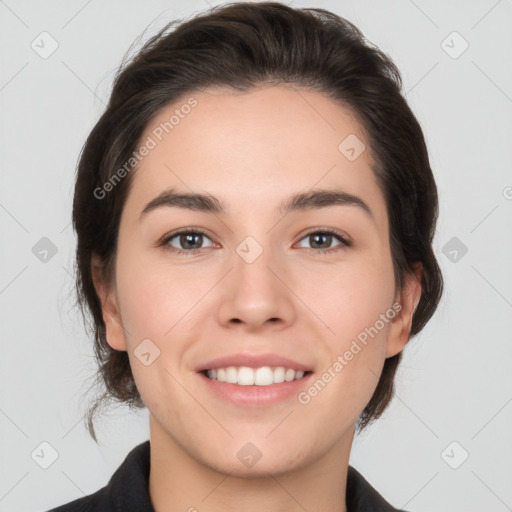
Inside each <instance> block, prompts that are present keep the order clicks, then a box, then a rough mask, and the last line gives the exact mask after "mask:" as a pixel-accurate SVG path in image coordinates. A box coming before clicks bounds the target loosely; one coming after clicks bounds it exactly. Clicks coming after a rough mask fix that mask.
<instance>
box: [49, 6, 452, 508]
mask: <svg viewBox="0 0 512 512" xmlns="http://www.w3.org/2000/svg"><path fill="white" fill-rule="evenodd" d="M400 91H401V78H400V73H399V71H398V70H397V68H396V67H395V65H394V64H393V63H392V61H391V60H390V59H389V58H388V57H387V56H386V55H385V54H383V53H382V52H381V51H379V50H378V49H377V48H376V47H374V46H373V45H371V43H368V42H366V41H365V40H364V38H363V36H362V34H361V33H360V31H359V30H358V29H357V28H356V27H355V26H354V25H352V24H351V23H350V22H348V21H346V20H344V19H342V18H340V17H339V16H336V15H334V14H332V13H330V12H328V11H325V10H322V9H294V8H291V7H288V6H286V5H284V4H281V3H270V2H262V3H234V4H229V5H224V6H219V7H216V8H213V9H211V10H210V11H209V12H207V13H204V14H201V15H199V16H196V17H194V18H192V19H189V20H188V21H184V22H181V23H180V24H177V23H176V22H174V23H172V24H170V25H169V26H167V27H165V28H164V29H163V30H162V31H160V32H159V33H158V34H157V35H155V36H154V37H153V38H152V39H150V40H149V41H148V42H147V43H146V44H145V46H144V47H143V48H142V50H141V51H140V52H139V53H138V54H137V55H136V56H135V58H134V59H133V60H132V61H131V62H130V63H128V64H126V65H124V67H122V68H121V70H120V72H119V73H118V75H117V77H116V79H115V83H114V87H113V91H112V95H111V98H110V102H109V104H108V107H107V109H106V112H105V113H104V114H103V116H102V117H101V119H100V120H99V121H98V123H97V124H96V126H95V127H94V129H93V130H92V132H91V134H90V136H89V138H88V139H87V142H86V144H85V146H84V148H83V151H82V154H81V158H80V162H79V167H78V173H77V178H76V188H75V197H74V205H73V222H74V227H75V230H76V233H77V238H78V243H77V252H76V258H77V289H78V292H79V298H80V300H81V304H82V307H83V310H84V313H85V312H86V311H89V312H90V313H91V315H92V318H93V321H94V327H95V350H96V355H97V358H98V362H99V366H100V370H99V375H100V377H101V379H102V380H103V382H104V384H105V388H106V390H105V393H104V395H103V396H101V397H100V398H99V399H98V401H97V402H96V403H95V404H94V406H93V407H92V409H91V410H90V413H89V428H90V432H91V434H92V436H93V438H95V434H94V427H93V416H94V413H95V411H96V409H97V408H98V407H100V406H102V405H103V404H104V403H105V402H106V401H108V400H109V399H115V400H118V401H121V402H124V403H126V404H128V405H129V406H133V407H144V406H145V407H147V408H148V410H149V417H150V425H149V427H150V439H149V440H148V441H147V442H145V443H143V444H141V445H139V446H137V447H135V448H134V449H133V451H132V452H131V453H130V454H129V455H128V456H127V458H126V460H125V461H124V462H123V464H122V465H121V467H120V468H119V469H118V470H117V471H116V473H115V474H114V475H113V477H112V479H111V480H110V482H109V483H108V485H107V486H105V487H104V488H102V489H100V490H99V491H97V492H96V493H94V494H92V495H90V496H87V497H84V498H81V499H79V500H76V501H73V502H71V503H68V504H67V505H63V506H61V507H59V508H56V509H54V510H56V511H59V512H64V511H67V510H74V511H75V510H76V511H78V510H80V511H86V510H87V511H89V510H90V511H93V510H94V511H114V510H115V511H123V512H127V511H131V510H134V511H135V510H137V511H151V510H153V511H156V512H161V511H167V510H189V511H193V510H200V511H205V510H208V511H217V510H234V509H243V510H246V511H252V510H254V511H256V510H261V509H262V508H263V507H264V508H265V510H267V511H269V512H272V511H277V510H310V511H313V510H322V511H333V512H334V511H336V512H355V511H367V510H379V511H381V510H382V511H387V510H390V511H393V510H397V509H396V508H394V507H393V506H392V505H391V504H390V503H388V502H387V501H386V500H385V499H384V498H383V497H382V496H381V495H380V494H379V493H378V492H377V491H376V490H375V489H373V488H372V486H371V485H370V484H369V483H368V482H367V481H366V480H365V479H364V477H363V476H362V475H361V474H360V473H358V472H357V471H356V470H355V468H353V467H351V466H350V465H349V456H350V450H351V445H352V441H353V437H354V434H355V432H356V431H361V430H362V429H364V428H365V427H367V426H368V425H369V424H370V423H371V422H372V421H374V420H375V419H377V418H378V417H379V416H381V414H382V413H383V411H384V410H385V408H386V407H387V405H388V403H389V401H390V399H391V398H392V395H393V379H394V375H395V372H396V369H397V366H398V364H399V361H400V357H401V352H402V350H403V349H404V347H405V345H406V343H407V342H408V341H409V339H410V338H411V336H413V335H415V334H417V333H418V332H420V331H421V329H422V328H423V327H424V326H425V324H426V322H427V321H428V320H429V319H430V318H431V316H432V315H433V313H434V311H435V309H436V307H437V304H438V302H439V299H440V296H441V291H442V277H441V273H440V270H439V267H438V264H437V262H436V259H435V256H434V254H433V250H432V240H433V236H434V232H435V225H436V220H437V214H438V203H437V191H436V185H435V182H434V178H433V175H432V171H431V168H430V165H429V159H428V154H427V149H426V145H425V141H424V137H423V134H422V131H421V128H420V126H419V124H418V122H417V120H416V118H415V117H414V115H413V113H412V112H411V110H410V108H409V107H408V105H407V103H406V101H405V99H404V98H403V96H402V94H401V92H400Z"/></svg>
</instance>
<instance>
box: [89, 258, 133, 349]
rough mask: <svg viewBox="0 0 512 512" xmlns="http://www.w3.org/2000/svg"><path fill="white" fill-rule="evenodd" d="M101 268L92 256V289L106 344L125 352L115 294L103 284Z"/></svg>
mask: <svg viewBox="0 0 512 512" xmlns="http://www.w3.org/2000/svg"><path fill="white" fill-rule="evenodd" d="M101 268H102V264H101V262H100V259H99V257H98V256H97V255H96V254H93V256H92V258H91V273H92V279H93V283H94V288H95V289H96V293H97V295H98V297H99V299H100V302H101V310H102V315H103V322H104V324H105V329H106V338H107V343H108V344H109V345H110V346H111V347H112V348H113V349H115V350H126V339H125V336H124V329H123V325H122V320H121V315H120V313H119V308H118V301H117V298H116V294H115V291H114V290H113V289H111V288H108V287H107V286H106V284H105V283H104V282H103V279H102V276H101Z"/></svg>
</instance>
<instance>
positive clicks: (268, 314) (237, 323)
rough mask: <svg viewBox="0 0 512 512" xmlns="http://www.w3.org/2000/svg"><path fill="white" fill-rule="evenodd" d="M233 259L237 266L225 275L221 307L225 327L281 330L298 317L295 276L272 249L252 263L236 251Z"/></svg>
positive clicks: (221, 321) (219, 317)
mask: <svg viewBox="0 0 512 512" xmlns="http://www.w3.org/2000/svg"><path fill="white" fill-rule="evenodd" d="M230 263H232V264H233V268H232V270H231V271H230V272H229V273H228V275H227V276H226V278H225V280H226V282H225V283H224V286H223V287H222V294H221V299H220V305H219V308H218V320H219V322H220V323H221V324H222V325H223V326H224V327H229V328H238V329H244V330H245V331H246V332H256V331H258V330H260V329H263V328H264V329H267V328H270V329H276V330H280V329H283V328H285V327H287V326H289V325H291V324H292V323H293V322H294V321H295V319H296V306H295V302H294V294H293V292H292V289H293V286H291V285H292V283H291V282H290V281H291V276H290V275H289V272H287V271H286V268H285V267H284V265H282V264H280V262H279V261H278V260H277V259H276V258H273V257H272V252H271V250H270V249H264V250H263V252H262V253H261V254H260V256H259V257H258V258H257V259H256V260H255V261H252V262H250V263H249V262H248V261H246V260H244V259H243V258H242V257H241V256H239V254H238V253H236V252H235V254H234V256H233V258H232V260H231V261H230Z"/></svg>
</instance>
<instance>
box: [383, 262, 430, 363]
mask: <svg viewBox="0 0 512 512" xmlns="http://www.w3.org/2000/svg"><path fill="white" fill-rule="evenodd" d="M413 267H414V273H407V274H406V275H405V283H404V287H403V289H402V290H399V291H398V293H397V296H396V297H395V302H399V303H400V305H401V309H400V311H399V312H397V314H396V316H395V317H394V318H393V319H392V320H391V324H390V327H389V331H388V340H387V346H386V358H388V357H392V356H394V355H396V354H398V353H399V352H400V351H401V350H403V348H404V347H405V345H406V344H407V342H408V341H409V337H410V333H411V325H412V316H413V314H414V311H415V310H416V307H417V306H418V302H419V301H420V298H421V278H422V274H423V266H422V265H421V263H416V264H415V265H414V266H413ZM393 309H395V308H393ZM396 309H398V308H396ZM396 309H395V311H396Z"/></svg>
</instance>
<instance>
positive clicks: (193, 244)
mask: <svg viewBox="0 0 512 512" xmlns="http://www.w3.org/2000/svg"><path fill="white" fill-rule="evenodd" d="M205 240H209V241H210V242H211V240H210V238H209V237H207V236H206V234H205V233H203V232H202V231H199V230H197V229H187V230H182V231H179V232H177V233H173V234H171V235H170V236H168V237H166V238H165V239H164V240H163V241H162V245H164V246H166V247H167V248H169V249H170V250H171V251H173V252H177V253H190V254H195V253H196V252H198V251H200V250H201V249H203V248H205V247H212V246H213V245H214V244H213V242H211V244H210V245H209V246H203V244H204V243H205Z"/></svg>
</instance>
